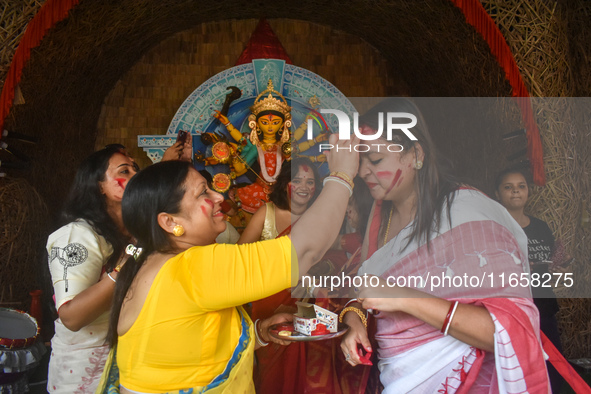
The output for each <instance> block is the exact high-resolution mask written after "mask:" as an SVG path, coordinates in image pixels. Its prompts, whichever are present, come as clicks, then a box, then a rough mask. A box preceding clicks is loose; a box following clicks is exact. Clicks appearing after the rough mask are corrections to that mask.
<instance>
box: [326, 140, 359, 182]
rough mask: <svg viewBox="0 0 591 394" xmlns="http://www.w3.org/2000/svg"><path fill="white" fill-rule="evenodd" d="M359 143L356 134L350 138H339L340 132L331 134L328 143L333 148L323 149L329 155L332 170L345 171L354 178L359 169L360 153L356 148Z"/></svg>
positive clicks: (329, 165) (329, 166) (329, 164)
mask: <svg viewBox="0 0 591 394" xmlns="http://www.w3.org/2000/svg"><path fill="white" fill-rule="evenodd" d="M358 144H359V138H357V137H356V136H355V137H352V138H351V139H350V140H339V139H338V134H331V136H330V137H329V139H328V144H327V145H328V146H329V147H332V148H331V149H330V150H323V151H322V152H323V153H325V154H326V156H327V157H328V168H329V169H330V171H331V172H332V171H337V172H344V173H346V174H347V175H348V176H349V177H350V178H351V179H353V178H354V177H355V175H357V170H358V169H359V153H358V152H357V151H356V150H355V147H356V146H357V145H358ZM323 145H326V144H323Z"/></svg>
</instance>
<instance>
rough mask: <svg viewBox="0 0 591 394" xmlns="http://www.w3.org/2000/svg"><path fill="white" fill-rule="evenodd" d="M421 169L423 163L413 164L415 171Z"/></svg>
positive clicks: (418, 161)
mask: <svg viewBox="0 0 591 394" xmlns="http://www.w3.org/2000/svg"><path fill="white" fill-rule="evenodd" d="M421 168H423V162H422V161H420V160H417V162H416V163H415V169H417V170H420V169H421Z"/></svg>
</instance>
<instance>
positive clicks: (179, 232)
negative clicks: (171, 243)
mask: <svg viewBox="0 0 591 394" xmlns="http://www.w3.org/2000/svg"><path fill="white" fill-rule="evenodd" d="M172 233H173V234H174V236H175V237H180V236H181V235H183V234H184V233H185V228H184V227H183V226H181V225H180V224H177V225H176V226H174V228H173V229H172Z"/></svg>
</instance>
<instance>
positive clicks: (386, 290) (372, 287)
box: [357, 275, 425, 313]
mask: <svg viewBox="0 0 591 394" xmlns="http://www.w3.org/2000/svg"><path fill="white" fill-rule="evenodd" d="M365 284H366V286H365V287H362V288H361V289H360V291H359V295H358V296H357V299H358V300H359V302H361V305H362V306H363V308H364V309H367V310H372V311H373V312H374V313H379V312H380V311H384V312H397V311H400V310H401V309H402V303H403V302H404V300H405V299H406V298H409V297H413V296H414V297H417V296H419V297H420V296H421V295H420V294H418V293H419V292H418V291H416V290H413V289H410V288H408V287H400V286H396V285H390V286H389V285H388V282H386V281H385V280H384V279H383V278H380V277H378V276H373V275H368V276H367V280H366V281H365ZM414 293H417V294H414ZM424 295H425V294H423V296H424Z"/></svg>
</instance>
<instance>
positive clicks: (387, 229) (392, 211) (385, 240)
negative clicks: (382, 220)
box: [382, 205, 394, 246]
mask: <svg viewBox="0 0 591 394" xmlns="http://www.w3.org/2000/svg"><path fill="white" fill-rule="evenodd" d="M393 213H394V205H392V207H391V208H390V217H388V225H387V226H386V235H384V243H383V244H382V246H384V245H386V242H388V234H389V233H390V223H391V222H392V214H393Z"/></svg>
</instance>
